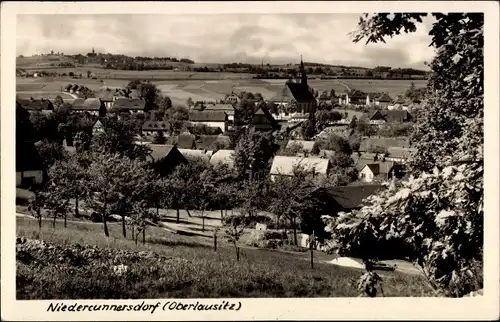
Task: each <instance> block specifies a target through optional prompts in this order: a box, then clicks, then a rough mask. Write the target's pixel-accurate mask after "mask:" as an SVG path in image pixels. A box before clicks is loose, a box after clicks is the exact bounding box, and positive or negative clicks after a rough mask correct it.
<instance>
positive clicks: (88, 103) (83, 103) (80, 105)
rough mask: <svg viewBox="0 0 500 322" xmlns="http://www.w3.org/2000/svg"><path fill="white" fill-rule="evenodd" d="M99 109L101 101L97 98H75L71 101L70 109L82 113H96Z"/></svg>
mask: <svg viewBox="0 0 500 322" xmlns="http://www.w3.org/2000/svg"><path fill="white" fill-rule="evenodd" d="M100 108H101V101H100V100H99V99H98V98H87V99H83V98H77V99H75V100H74V101H73V105H72V106H71V109H73V110H84V111H97V110H99V109H100Z"/></svg>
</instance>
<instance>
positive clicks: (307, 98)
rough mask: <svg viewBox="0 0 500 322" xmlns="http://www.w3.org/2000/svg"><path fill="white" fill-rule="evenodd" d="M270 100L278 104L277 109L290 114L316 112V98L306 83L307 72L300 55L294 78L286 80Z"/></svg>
mask: <svg viewBox="0 0 500 322" xmlns="http://www.w3.org/2000/svg"><path fill="white" fill-rule="evenodd" d="M271 101H272V102H274V103H275V104H276V105H277V106H278V110H281V111H283V110H284V111H287V112H288V113H290V114H302V115H305V114H310V113H315V112H316V104H317V103H316V99H315V98H314V95H313V94H312V90H311V88H310V87H309V85H308V84H307V74H306V70H305V68H304V62H303V61H302V57H301V59H300V67H299V72H298V73H297V76H296V77H295V79H293V78H291V79H290V80H288V81H287V82H286V84H285V86H284V87H283V89H282V90H280V92H279V93H278V94H277V95H275V96H274V97H273V98H272V99H271Z"/></svg>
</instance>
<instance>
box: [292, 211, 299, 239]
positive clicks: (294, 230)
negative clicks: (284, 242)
mask: <svg viewBox="0 0 500 322" xmlns="http://www.w3.org/2000/svg"><path fill="white" fill-rule="evenodd" d="M292 225H293V242H294V243H295V246H297V245H298V244H299V242H298V240H297V227H296V226H295V218H293V219H292Z"/></svg>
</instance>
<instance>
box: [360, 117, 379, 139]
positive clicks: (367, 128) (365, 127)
mask: <svg viewBox="0 0 500 322" xmlns="http://www.w3.org/2000/svg"><path fill="white" fill-rule="evenodd" d="M356 132H357V133H359V134H360V135H362V136H372V135H374V134H375V129H374V128H373V126H372V125H371V124H370V122H369V121H368V120H367V118H365V117H362V118H360V119H359V120H358V121H357V125H356Z"/></svg>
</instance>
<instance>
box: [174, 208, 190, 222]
mask: <svg viewBox="0 0 500 322" xmlns="http://www.w3.org/2000/svg"><path fill="white" fill-rule="evenodd" d="M188 214H189V211H188ZM180 216H181V215H180V213H179V208H177V220H176V223H179V222H180V221H181V217H180ZM190 217H191V216H190Z"/></svg>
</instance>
